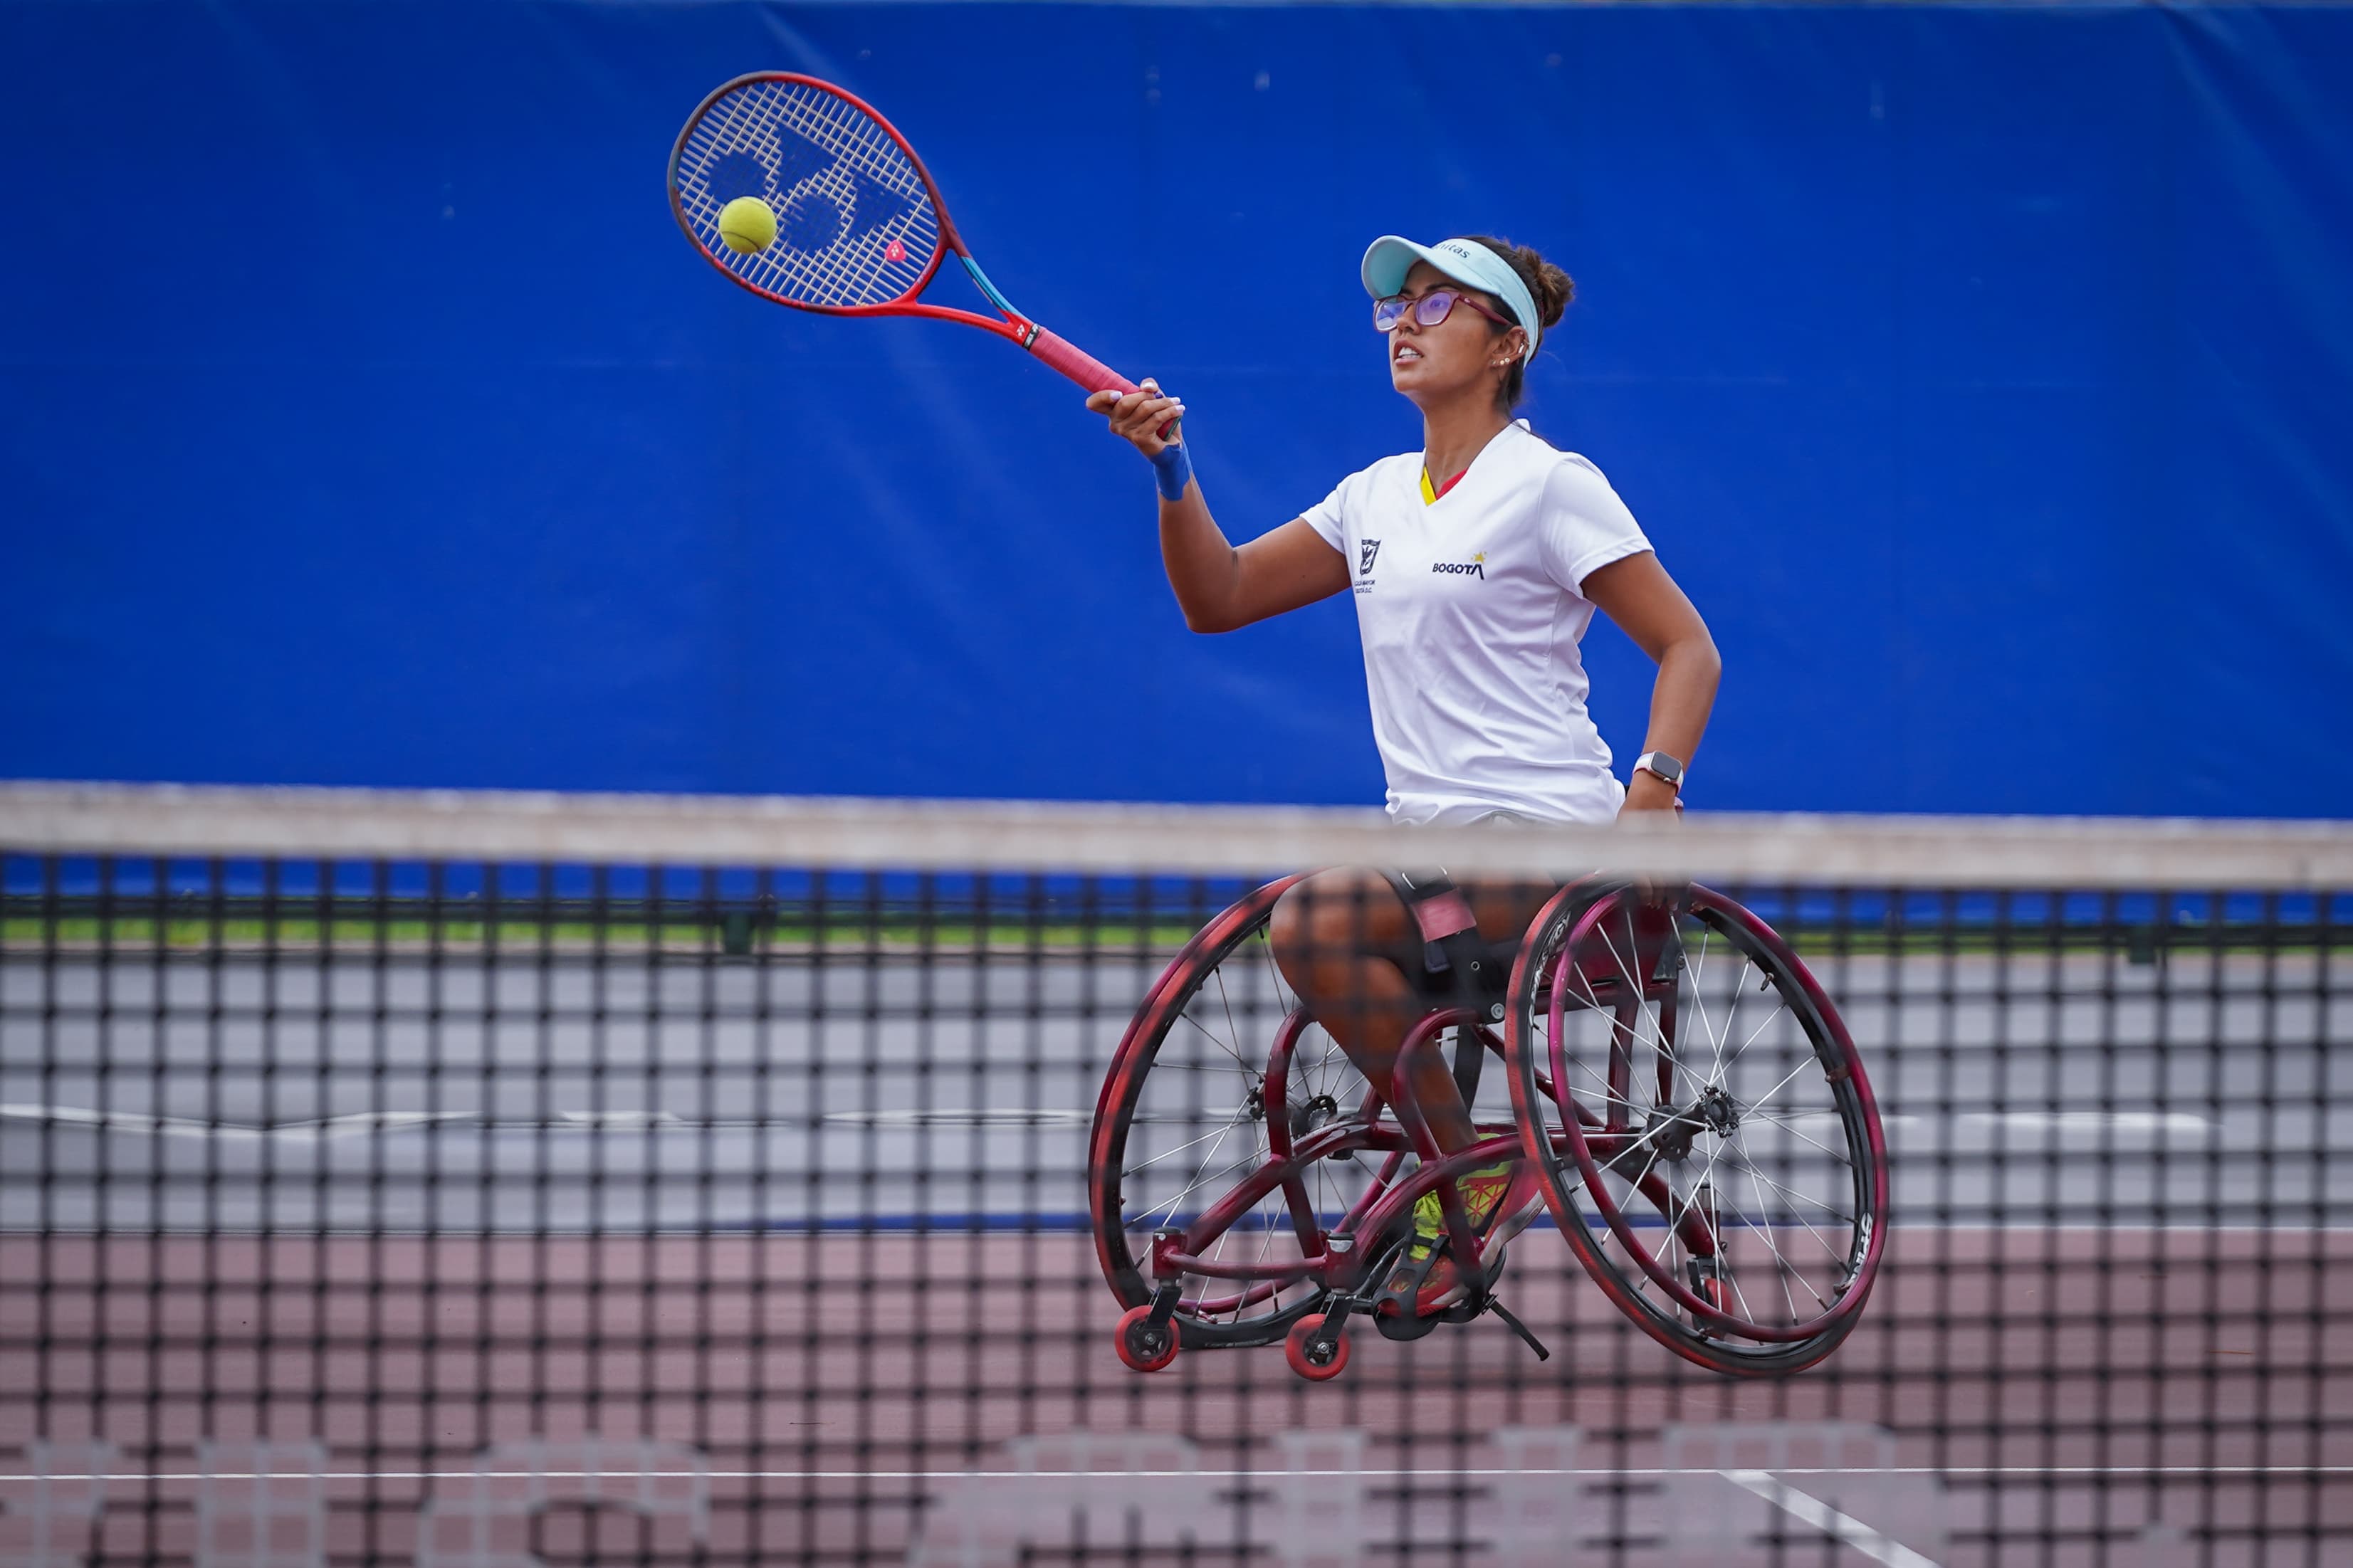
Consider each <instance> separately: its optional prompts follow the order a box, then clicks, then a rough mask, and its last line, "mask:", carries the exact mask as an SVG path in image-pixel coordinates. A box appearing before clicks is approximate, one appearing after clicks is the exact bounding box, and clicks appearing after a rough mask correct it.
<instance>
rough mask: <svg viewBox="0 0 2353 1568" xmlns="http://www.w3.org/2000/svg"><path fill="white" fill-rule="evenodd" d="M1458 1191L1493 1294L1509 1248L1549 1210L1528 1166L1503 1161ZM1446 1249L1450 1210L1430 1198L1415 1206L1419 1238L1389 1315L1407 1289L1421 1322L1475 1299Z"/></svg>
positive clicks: (1400, 1270)
mask: <svg viewBox="0 0 2353 1568" xmlns="http://www.w3.org/2000/svg"><path fill="white" fill-rule="evenodd" d="M1455 1187H1456V1190H1458V1191H1459V1192H1461V1194H1462V1207H1463V1209H1464V1210H1465V1212H1466V1214H1467V1215H1468V1216H1469V1218H1470V1221H1471V1233H1472V1235H1473V1236H1476V1237H1481V1238H1482V1242H1481V1246H1480V1248H1479V1251H1480V1257H1481V1258H1482V1260H1484V1262H1485V1264H1486V1273H1487V1278H1488V1284H1489V1286H1490V1287H1491V1288H1492V1287H1493V1283H1494V1275H1495V1271H1496V1268H1497V1267H1498V1266H1499V1265H1500V1264H1501V1263H1502V1262H1503V1252H1502V1247H1503V1245H1504V1242H1506V1241H1509V1240H1510V1239H1511V1238H1512V1237H1515V1236H1517V1235H1519V1233H1520V1232H1522V1231H1523V1230H1525V1229H1526V1228H1527V1227H1528V1226H1529V1224H1530V1223H1531V1222H1532V1221H1534V1220H1535V1217H1536V1214H1537V1211H1538V1210H1539V1209H1540V1208H1541V1207H1542V1206H1543V1196H1542V1194H1540V1193H1539V1192H1538V1191H1537V1189H1536V1184H1535V1177H1534V1176H1532V1175H1530V1174H1528V1173H1527V1170H1526V1165H1525V1162H1524V1161H1519V1160H1504V1161H1500V1162H1498V1163H1495V1164H1493V1165H1483V1166H1482V1167H1480V1168H1479V1169H1478V1170H1475V1171H1469V1172H1466V1173H1463V1174H1462V1175H1461V1176H1460V1177H1459V1178H1457V1179H1456V1182H1455ZM1445 1245H1446V1209H1445V1205H1442V1204H1441V1203H1440V1201H1439V1196H1438V1194H1437V1193H1435V1192H1428V1193H1424V1194H1422V1195H1421V1197H1420V1198H1419V1200H1418V1201H1416V1203H1415V1204H1414V1205H1413V1237H1412V1239H1411V1240H1409V1241H1408V1242H1407V1243H1406V1247H1405V1255H1404V1256H1403V1257H1402V1258H1398V1266H1397V1271H1396V1272H1395V1273H1394V1274H1392V1275H1391V1276H1390V1279H1389V1286H1388V1290H1386V1291H1385V1292H1384V1294H1385V1295H1387V1296H1388V1297H1389V1298H1390V1300H1388V1301H1384V1302H1383V1303H1382V1306H1383V1307H1384V1308H1385V1309H1388V1310H1395V1307H1394V1305H1393V1303H1394V1302H1395V1301H1397V1300H1398V1299H1399V1298H1402V1297H1403V1296H1404V1294H1405V1292H1406V1290H1407V1289H1411V1290H1412V1291H1413V1299H1414V1301H1413V1310H1414V1312H1415V1314H1416V1315H1417V1316H1424V1317H1426V1316H1428V1315H1429V1314H1430V1313H1432V1312H1440V1311H1443V1310H1446V1309H1447V1308H1449V1307H1451V1306H1452V1305H1454V1303H1455V1302H1457V1301H1459V1300H1461V1299H1462V1298H1463V1297H1464V1296H1465V1295H1466V1294H1468V1293H1469V1290H1470V1287H1469V1286H1468V1285H1467V1284H1466V1283H1465V1282H1464V1280H1463V1279H1462V1271H1461V1269H1460V1268H1457V1267H1456V1266H1455V1261H1454V1259H1453V1258H1448V1257H1444V1256H1440V1248H1441V1247H1444V1246H1445Z"/></svg>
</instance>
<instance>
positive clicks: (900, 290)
mask: <svg viewBox="0 0 2353 1568" xmlns="http://www.w3.org/2000/svg"><path fill="white" fill-rule="evenodd" d="M744 197H750V198H752V199H753V200H754V201H756V202H758V203H760V204H761V205H762V206H763V207H765V211H766V213H767V215H769V216H766V217H763V216H762V215H761V213H760V212H759V211H758V210H754V209H751V208H749V207H738V208H737V209H736V210H735V213H734V214H733V215H732V216H731V218H730V221H729V223H728V228H729V230H730V233H729V234H727V235H723V234H722V232H721V216H720V215H721V214H722V213H723V212H724V211H725V210H726V209H727V207H728V204H730V203H731V202H737V201H741V200H742V199H743V198H744ZM670 211H671V212H673V213H674V214H676V215H677V217H678V226H679V227H681V228H682V229H684V230H685V231H686V237H687V238H689V239H691V240H692V241H693V242H694V247H695V248H696V249H697V250H699V251H701V252H702V255H703V258H704V259H705V260H707V261H709V262H710V263H711V265H712V266H713V267H716V268H719V270H720V271H722V272H723V273H725V274H726V275H727V276H728V277H729V278H730V279H733V281H735V282H737V283H740V284H742V285H743V286H744V288H746V289H750V290H752V292H753V293H754V294H757V295H759V296H760V298H762V299H764V300H775V301H776V303H777V304H779V305H790V306H792V307H793V308H794V309H795V310H818V311H822V312H824V313H825V314H827V315H832V316H930V317H934V318H935V319H937V320H940V321H961V322H963V323H964V324H965V326H967V327H978V328H980V329H981V330H982V331H987V332H995V333H996V334H997V336H998V337H1001V338H1006V339H1008V340H1010V341H1011V342H1016V343H1018V344H1019V345H1020V346H1021V347H1023V348H1025V349H1028V350H1029V352H1030V353H1033V354H1035V355H1037V356H1038V357H1039V359H1041V360H1043V361H1044V362H1045V363H1048V364H1050V365H1051V366H1053V367H1054V368H1055V369H1056V370H1058V371H1060V372H1061V373H1062V374H1064V375H1067V376H1069V377H1070V378H1071V380H1072V381H1075V382H1077V383H1078V384H1080V385H1081V386H1082V387H1084V388H1086V390H1087V391H1089V392H1091V393H1092V392H1104V391H1113V392H1118V393H1121V394H1123V395H1124V394H1127V393H1132V392H1134V391H1136V390H1137V388H1136V385H1135V384H1134V382H1132V381H1130V380H1128V379H1127V378H1126V377H1125V376H1124V375H1121V374H1119V373H1118V372H1116V371H1114V370H1112V369H1111V368H1110V367H1108V366H1106V365H1104V364H1103V363H1100V362H1099V361H1097V360H1096V359H1095V358H1094V357H1093V356H1092V355H1091V354H1088V353H1085V352H1084V351H1082V350H1081V349H1079V348H1076V347H1074V346H1073V345H1071V343H1069V342H1064V341H1063V340H1062V339H1060V338H1058V337H1056V336H1055V335H1054V334H1053V333H1051V332H1050V331H1047V330H1046V329H1045V328H1043V327H1041V326H1039V324H1038V323H1037V322H1035V321H1031V320H1029V318H1028V317H1027V316H1024V315H1023V314H1021V312H1020V311H1018V310H1015V309H1014V308H1013V307H1012V305H1010V304H1009V303H1008V302H1007V300H1006V298H1005V296H1004V295H1002V294H1000V293H998V292H997V286H996V285H995V284H993V283H991V282H990V281H989V280H988V275H987V273H985V272H983V271H982V270H981V269H980V265H979V263H977V262H976V261H975V260H973V258H972V253H971V252H970V251H968V250H966V249H965V247H964V241H963V240H962V239H961V238H959V237H957V235H956V230H955V223H954V221H953V220H951V219H950V218H949V216H948V207H947V203H945V202H944V201H943V200H941V199H940V188H939V186H937V185H935V184H933V183H932V176H931V172H930V171H929V170H927V169H925V168H924V167H923V160H922V159H921V158H918V157H916V156H915V150H914V149H913V147H911V146H909V145H908V144H907V139H906V138H905V137H904V136H902V135H900V134H899V132H897V131H896V130H895V129H893V128H892V125H891V122H890V121H887V120H884V119H883V118H882V117H881V115H879V114H877V113H875V112H874V110H871V109H870V108H868V107H867V106H866V105H865V104H864V103H862V102H860V100H858V99H856V98H854V97H852V96H851V95H850V94H849V93H847V92H844V91H843V90H842V89H839V88H838V87H835V86H833V85H832V84H831V83H829V82H822V81H819V80H818V79H816V78H815V77H806V76H795V75H792V74H790V73H789V72H785V71H755V72H754V73H753V74H752V75H750V76H740V77H737V78H736V79H734V80H733V81H731V82H729V83H728V84H727V85H726V86H724V87H723V88H721V89H719V90H718V91H716V92H714V93H712V95H711V96H710V97H709V98H706V99H704V100H702V105H701V107H699V108H697V109H696V110H695V111H694V112H693V114H691V116H689V117H688V119H687V121H686V129H685V130H683V131H681V132H679V133H678V144H677V145H676V146H674V147H672V148H671V149H670ZM771 227H772V228H773V235H772V236H769V237H765V243H759V242H761V241H763V238H764V233H763V231H765V230H768V229H770V228H771ZM739 244H742V245H751V246H753V247H752V248H747V249H738V248H737V246H738V245H739ZM950 251H953V252H955V258H956V259H957V260H958V261H960V262H962V263H963V264H964V269H965V272H966V273H967V274H969V275H970V277H971V279H972V280H973V282H974V284H975V285H976V286H977V287H978V288H979V289H980V291H981V293H982V294H984V295H986V296H987V299H988V302H989V303H990V304H992V305H994V306H996V307H997V310H999V311H1000V312H1002V313H1003V318H1004V319H1003V320H1001V321H999V320H995V319H992V318H990V317H987V316H984V315H980V314H977V313H976V312H975V311H971V310H953V309H950V308H949V307H947V306H944V305H926V304H923V302H921V301H920V300H917V299H916V298H915V296H916V295H918V294H920V293H922V292H923V289H925V288H926V287H928V286H929V285H930V283H931V281H932V277H933V275H934V273H936V272H937V271H938V270H939V268H940V258H941V257H943V256H944V255H946V254H947V253H948V252H950ZM1174 428H1175V422H1174V421H1173V420H1172V421H1171V422H1170V423H1169V424H1168V425H1167V426H1164V427H1163V428H1162V431H1161V435H1162V436H1163V437H1166V436H1167V435H1168V434H1169V433H1170V431H1172V430H1174Z"/></svg>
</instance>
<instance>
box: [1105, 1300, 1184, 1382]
mask: <svg viewBox="0 0 2353 1568" xmlns="http://www.w3.org/2000/svg"><path fill="white" fill-rule="evenodd" d="M1114 1342H1115V1343H1116V1344H1117V1345H1118V1346H1119V1359H1120V1360H1122V1361H1124V1362H1125V1363H1127V1364H1128V1365H1129V1366H1130V1367H1132V1368H1134V1370H1135V1371H1137V1372H1158V1371H1159V1370H1160V1369H1161V1368H1162V1367H1164V1366H1166V1365H1167V1364H1168V1363H1170V1362H1172V1361H1175V1360H1176V1323H1175V1322H1174V1321H1169V1322H1166V1323H1162V1324H1161V1325H1160V1326H1159V1327H1157V1328H1155V1327H1154V1326H1153V1323H1152V1309H1151V1308H1150V1307H1148V1306H1146V1307H1130V1308H1129V1309H1128V1310H1126V1312H1125V1313H1124V1314H1123V1315H1122V1316H1121V1318H1120V1320H1119V1328H1118V1330H1117V1331H1116V1335H1115V1338H1114Z"/></svg>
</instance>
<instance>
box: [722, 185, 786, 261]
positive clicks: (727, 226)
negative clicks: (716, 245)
mask: <svg viewBox="0 0 2353 1568" xmlns="http://www.w3.org/2000/svg"><path fill="white" fill-rule="evenodd" d="M719 237H720V238H722V239H723V240H725V241H726V242H727V248H728V249H730V250H732V251H734V252H735V253H736V254H737V255H739V256H749V255H751V254H752V253H753V252H754V251H755V250H765V249H767V248H768V247H770V246H772V245H774V244H776V213H775V212H774V211H773V210H772V209H771V208H770V207H769V205H768V204H767V203H765V202H764V201H762V200H761V199H760V198H759V197H757V196H737V197H736V198H735V199H734V200H733V201H732V202H729V203H728V204H727V205H725V206H723V207H721V208H720V209H719Z"/></svg>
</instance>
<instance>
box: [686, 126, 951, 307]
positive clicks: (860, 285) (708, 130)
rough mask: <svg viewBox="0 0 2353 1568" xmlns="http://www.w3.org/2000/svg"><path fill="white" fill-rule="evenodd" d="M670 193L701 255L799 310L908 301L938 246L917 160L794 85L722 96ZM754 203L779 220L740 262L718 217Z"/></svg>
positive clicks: (694, 136) (694, 137)
mask: <svg viewBox="0 0 2353 1568" xmlns="http://www.w3.org/2000/svg"><path fill="white" fill-rule="evenodd" d="M678 195H679V203H680V206H681V209H682V210H683V211H684V213H685V215H686V217H687V221H688V224H689V226H691V228H692V229H693V230H694V233H695V237H696V238H697V239H698V240H700V241H701V243H702V247H703V249H704V250H706V251H708V252H709V253H710V254H711V255H712V258H715V259H716V260H717V261H719V263H720V264H721V265H722V266H723V267H725V268H727V269H728V270H729V271H730V272H733V273H734V274H735V275H736V276H737V277H739V278H741V279H744V281H745V282H747V283H749V284H751V285H753V286H754V288H757V289H763V290H764V291H765V292H767V293H770V294H774V295H776V296H778V297H780V298H782V299H785V300H790V301H792V302H794V303H797V304H807V305H827V306H837V307H839V306H853V305H881V304H887V303H889V302H890V301H892V300H898V299H901V298H902V297H904V296H905V295H906V294H907V293H909V292H910V291H911V290H912V289H914V288H915V286H916V285H917V284H919V283H920V282H922V281H923V275H924V273H925V272H926V270H928V269H929V268H930V267H931V264H932V258H933V257H934V255H935V254H936V253H937V252H938V250H939V246H940V228H939V219H938V216H937V215H936V214H935V213H934V211H933V207H932V199H931V193H930V191H929V190H928V189H927V188H926V187H925V185H924V184H923V176H922V175H921V174H918V173H917V171H916V168H915V164H914V161H913V159H912V158H910V157H909V156H908V155H907V153H906V150H905V149H904V148H902V147H901V146H900V145H899V143H898V142H897V140H896V139H895V138H893V137H892V134H891V133H890V132H888V131H886V130H885V129H883V127H882V126H881V124H880V123H879V122H878V121H875V120H874V118H873V117H872V116H871V115H869V114H866V113H863V112H861V111H860V110H859V109H857V108H856V107H855V106H853V105H852V104H850V103H849V102H848V101H847V100H843V99H841V98H839V97H837V96H836V95H835V94H833V93H830V92H826V91H823V90H821V89H817V88H814V87H810V86H807V85H805V84H802V83H797V82H781V81H766V80H764V81H752V82H746V83H745V84H744V86H742V87H740V88H737V89H734V90H733V91H732V92H728V93H726V94H724V95H723V96H722V97H721V98H720V99H719V100H717V101H715V102H713V103H712V105H711V106H710V107H709V108H708V109H707V110H704V112H703V114H702V118H701V119H700V120H698V121H696V123H695V125H694V127H693V129H692V130H691V131H690V132H688V133H687V136H686V139H685V143H684V146H683V148H682V149H681V155H680V158H679V163H678ZM744 195H754V196H758V197H759V198H760V199H761V200H763V201H765V202H766V203H767V204H768V205H769V206H770V207H771V208H772V209H774V210H775V212H776V226H777V237H776V243H775V244H773V245H771V246H769V247H767V248H766V249H765V250H760V251H754V252H753V253H751V254H750V255H741V254H738V253H737V252H735V251H733V250H731V249H729V248H728V247H727V246H726V244H725V242H724V241H723V240H722V239H721V238H720V237H719V213H720V210H721V209H722V208H723V207H724V206H725V205H727V204H728V203H729V202H730V201H732V200H733V199H734V198H735V197H737V196H744Z"/></svg>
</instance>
